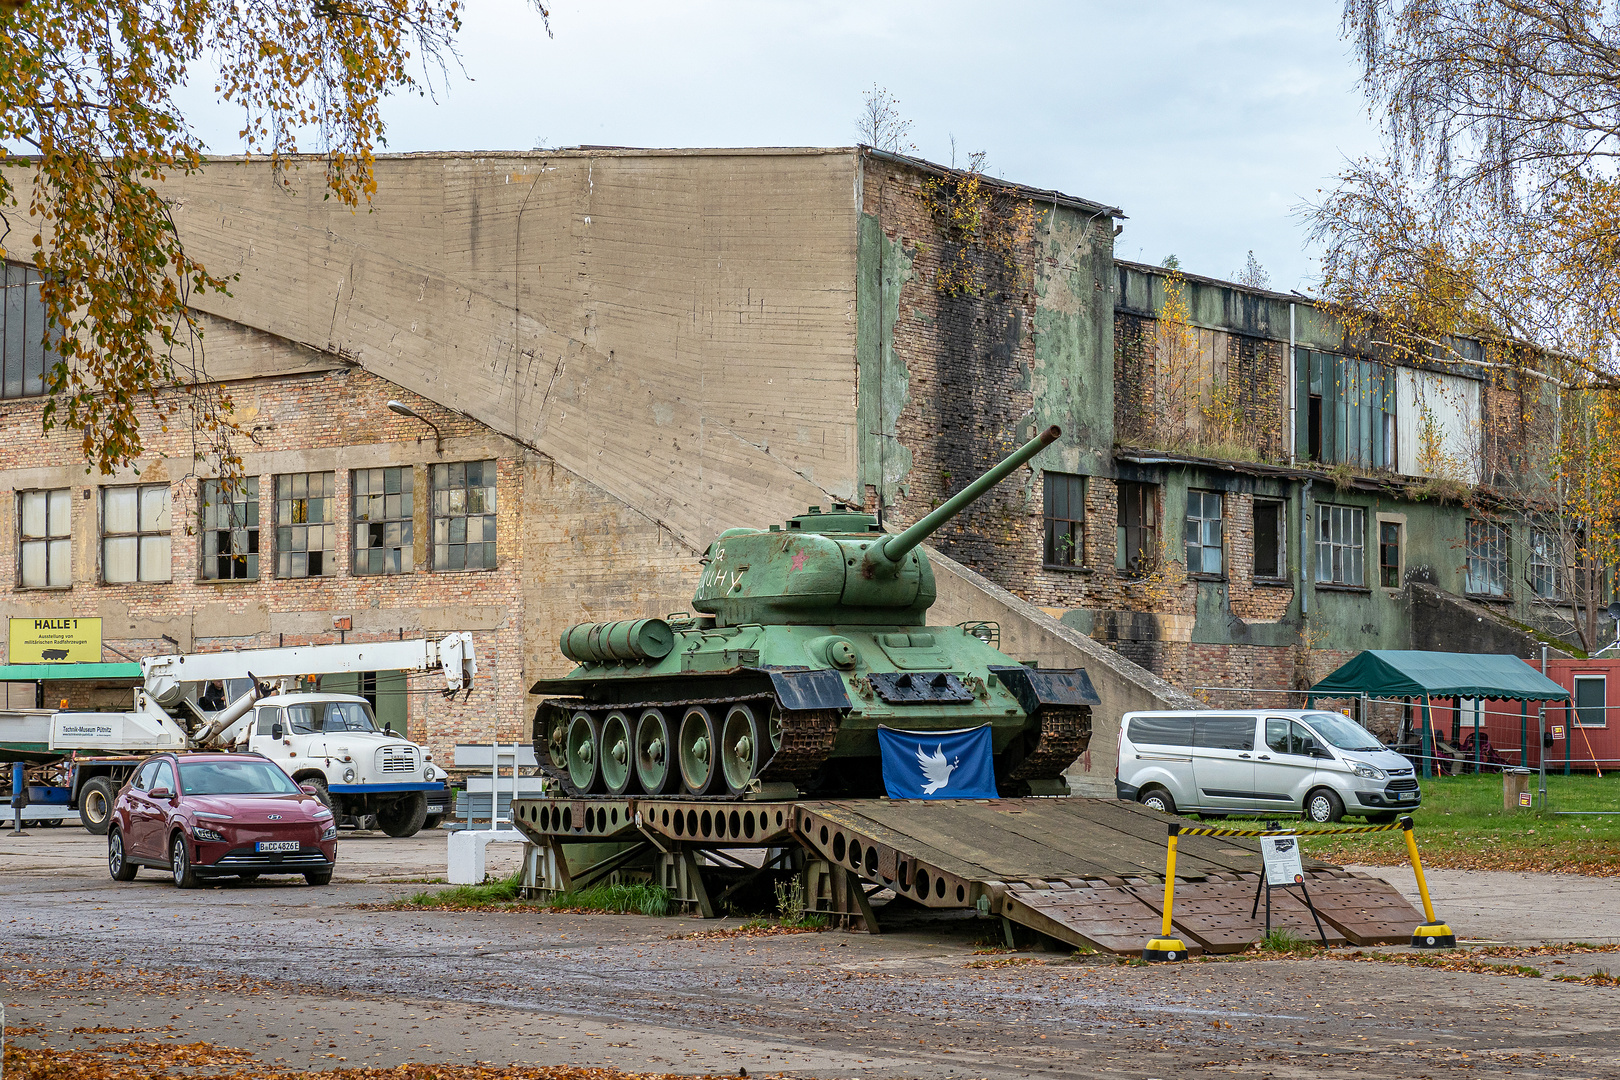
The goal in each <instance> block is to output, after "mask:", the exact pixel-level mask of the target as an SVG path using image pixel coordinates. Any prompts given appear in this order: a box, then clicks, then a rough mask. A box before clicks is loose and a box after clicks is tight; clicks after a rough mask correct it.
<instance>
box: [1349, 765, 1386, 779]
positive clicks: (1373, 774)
mask: <svg viewBox="0 0 1620 1080" xmlns="http://www.w3.org/2000/svg"><path fill="white" fill-rule="evenodd" d="M1356 775H1357V776H1359V777H1361V778H1362V779H1364V780H1382V779H1384V770H1383V769H1379V768H1375V767H1374V766H1372V765H1362V764H1359V763H1358V764H1357V765H1356Z"/></svg>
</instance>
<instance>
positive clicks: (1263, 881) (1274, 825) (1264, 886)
mask: <svg viewBox="0 0 1620 1080" xmlns="http://www.w3.org/2000/svg"><path fill="white" fill-rule="evenodd" d="M1266 828H1268V829H1274V830H1280V829H1281V828H1282V823H1281V822H1277V821H1268V822H1266ZM1268 839H1269V838H1268ZM1279 839H1282V838H1279ZM1286 839H1291V840H1293V842H1294V852H1295V861H1296V862H1297V861H1298V852H1299V838H1298V837H1297V836H1296V837H1287V838H1286ZM1261 853H1262V854H1263V855H1265V856H1267V858H1266V860H1265V861H1266V862H1267V863H1268V864H1269V863H1270V862H1271V858H1270V851H1269V850H1268V849H1266V848H1265V847H1264V842H1263V841H1262V847H1261ZM1295 886H1298V887H1299V891H1300V894H1301V895H1302V896H1304V897H1305V906H1306V907H1307V908H1309V909H1310V912H1311V918H1312V919H1313V920H1314V921H1315V923H1316V934H1317V936H1318V937H1319V938H1321V939H1322V948H1324V949H1325V948H1327V943H1328V940H1327V931H1326V930H1323V929H1322V917H1321V916H1320V915H1318V914H1317V913H1316V905H1315V904H1313V903H1311V891H1310V890H1309V889H1307V888H1306V887H1305V877H1304V875H1303V874H1300V875H1298V876H1297V877H1296V879H1295V880H1294V881H1293V882H1291V883H1289V884H1287V885H1275V886H1274V885H1272V884H1271V867H1270V866H1269V865H1267V866H1266V867H1265V868H1264V871H1263V872H1262V873H1261V875H1260V885H1259V888H1257V889H1255V890H1254V907H1253V908H1251V909H1250V911H1249V918H1251V919H1253V918H1256V917H1258V916H1259V914H1260V894H1261V893H1265V894H1266V936H1267V937H1270V936H1271V890H1272V889H1273V888H1277V889H1292V888H1294V887H1295Z"/></svg>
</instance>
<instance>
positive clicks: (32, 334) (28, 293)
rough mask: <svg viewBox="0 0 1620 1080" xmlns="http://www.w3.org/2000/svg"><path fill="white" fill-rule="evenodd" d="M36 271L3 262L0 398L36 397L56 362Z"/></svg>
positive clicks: (0, 310)
mask: <svg viewBox="0 0 1620 1080" xmlns="http://www.w3.org/2000/svg"><path fill="white" fill-rule="evenodd" d="M39 283H40V277H39V271H37V270H35V269H34V268H33V267H31V266H24V265H22V264H21V263H13V262H8V263H6V269H5V290H4V291H5V300H4V302H0V397H8V398H19V397H38V396H39V395H41V394H43V393H44V392H45V372H46V371H47V370H49V369H50V368H52V367H54V366H55V365H56V361H57V356H56V351H55V350H54V349H52V348H50V346H49V343H48V340H47V339H48V338H49V337H50V336H51V335H50V332H49V328H48V327H47V326H46V325H45V301H44V300H43V299H41V298H40V295H39Z"/></svg>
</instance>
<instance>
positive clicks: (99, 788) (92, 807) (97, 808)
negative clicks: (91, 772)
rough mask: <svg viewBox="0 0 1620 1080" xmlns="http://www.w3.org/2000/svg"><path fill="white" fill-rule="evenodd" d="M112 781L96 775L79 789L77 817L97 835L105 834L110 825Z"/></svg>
mask: <svg viewBox="0 0 1620 1080" xmlns="http://www.w3.org/2000/svg"><path fill="white" fill-rule="evenodd" d="M112 808H113V782H112V779H111V778H110V777H106V776H98V777H95V778H94V779H92V780H90V781H89V782H88V783H86V784H85V785H84V787H83V788H82V789H80V791H79V819H80V820H81V821H83V822H84V827H85V828H86V829H89V830H90V831H91V832H92V833H94V834H95V835H97V836H105V835H106V834H107V829H108V828H110V827H111V825H112Z"/></svg>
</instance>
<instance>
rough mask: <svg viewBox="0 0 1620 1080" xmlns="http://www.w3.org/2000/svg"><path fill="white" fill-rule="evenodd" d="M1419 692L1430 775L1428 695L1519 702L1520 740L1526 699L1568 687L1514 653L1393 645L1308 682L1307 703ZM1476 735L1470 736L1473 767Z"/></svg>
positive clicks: (1556, 695) (1557, 696) (1548, 696)
mask: <svg viewBox="0 0 1620 1080" xmlns="http://www.w3.org/2000/svg"><path fill="white" fill-rule="evenodd" d="M1363 694H1365V695H1366V696H1368V697H1378V698H1406V699H1412V698H1422V699H1423V751H1422V757H1423V775H1424V776H1428V775H1429V763H1430V761H1432V760H1433V759H1434V728H1433V724H1432V722H1431V712H1430V700H1431V699H1432V698H1437V697H1439V698H1484V699H1487V700H1491V701H1501V700H1508V701H1518V702H1520V715H1521V720H1520V728H1521V733H1520V741H1521V742H1522V741H1523V740H1524V732H1523V730H1522V729H1523V728H1524V727H1525V725H1526V724H1527V723H1528V716H1529V707H1530V705H1529V703H1530V702H1532V701H1557V700H1565V699H1568V697H1569V691H1568V690H1565V689H1564V688H1563V687H1562V686H1559V685H1558V684H1557V683H1555V682H1553V681H1552V680H1551V679H1549V678H1547V676H1545V675H1543V674H1542V673H1541V672H1539V671H1537V670H1536V669H1535V668H1533V667H1531V666H1530V665H1529V664H1527V663H1525V662H1524V661H1523V660H1521V659H1519V658H1518V657H1517V656H1498V655H1480V654H1476V653H1449V652H1417V651H1403V650H1394V649H1368V650H1366V651H1365V652H1362V653H1359V654H1358V655H1356V656H1355V657H1353V658H1352V659H1351V660H1350V661H1348V662H1347V663H1346V664H1345V665H1344V666H1343V667H1341V668H1339V669H1338V670H1337V671H1335V672H1333V673H1332V674H1331V675H1329V676H1328V677H1327V678H1325V679H1323V680H1322V681H1320V682H1318V683H1317V684H1316V685H1315V686H1313V687H1311V689H1310V691H1309V695H1310V696H1309V697H1307V698H1306V706H1307V707H1310V708H1314V707H1315V704H1316V699H1317V698H1319V697H1360V696H1362V695H1363ZM1479 746H1480V740H1479V739H1478V738H1477V737H1476V738H1475V739H1474V756H1475V766H1476V770H1477V766H1478V757H1479Z"/></svg>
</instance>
